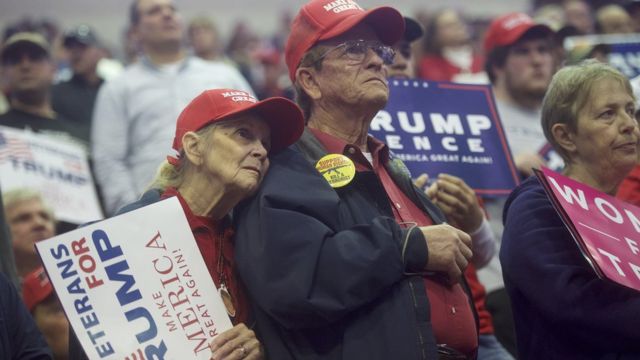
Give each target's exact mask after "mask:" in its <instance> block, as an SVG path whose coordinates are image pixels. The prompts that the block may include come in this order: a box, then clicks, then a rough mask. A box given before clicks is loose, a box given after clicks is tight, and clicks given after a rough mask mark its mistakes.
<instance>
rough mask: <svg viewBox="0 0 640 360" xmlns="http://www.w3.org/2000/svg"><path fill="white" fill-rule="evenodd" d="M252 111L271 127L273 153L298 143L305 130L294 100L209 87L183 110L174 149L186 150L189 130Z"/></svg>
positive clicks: (170, 158)
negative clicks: (184, 146)
mask: <svg viewBox="0 0 640 360" xmlns="http://www.w3.org/2000/svg"><path fill="white" fill-rule="evenodd" d="M248 111H253V112H256V113H258V114H259V115H260V116H261V117H262V118H263V119H264V121H265V122H266V123H267V124H268V125H269V128H271V153H275V152H278V151H280V150H282V149H284V148H286V147H287V146H289V145H291V144H293V143H294V142H296V140H298V138H299V137H300V135H302V131H303V130H304V117H303V115H302V111H301V110H300V108H299V107H298V105H296V104H295V103H294V102H292V101H291V100H288V99H285V98H283V97H272V98H268V99H265V100H262V101H258V100H257V99H256V98H255V97H253V95H251V94H249V93H248V92H246V91H241V90H233V89H214V90H205V91H203V92H202V93H201V94H200V95H198V96H196V97H195V98H194V99H193V100H191V102H190V103H189V105H187V106H186V107H185V108H184V110H182V113H180V116H179V117H178V122H177V124H176V135H175V138H174V139H173V148H174V149H175V150H176V151H178V152H180V150H182V137H183V136H184V134H185V133H187V132H188V131H198V130H200V129H202V128H203V127H205V126H207V125H209V124H212V123H215V122H218V121H222V120H226V119H228V118H230V117H231V116H234V115H238V114H241V113H245V112H248ZM168 160H169V162H171V163H172V164H174V165H175V164H176V163H177V159H176V158H173V157H171V156H169V157H168Z"/></svg>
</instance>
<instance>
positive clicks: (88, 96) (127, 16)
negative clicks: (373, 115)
mask: <svg viewBox="0 0 640 360" xmlns="http://www.w3.org/2000/svg"><path fill="white" fill-rule="evenodd" d="M143 2H144V1H143ZM155 2H158V1H155ZM105 3H108V4H105ZM146 3H149V4H147V5H149V7H148V8H145V7H144V6H141V8H140V9H139V10H140V12H139V13H137V12H136V11H133V10H132V9H131V8H130V5H131V4H130V2H129V1H124V0H123V1H109V2H96V3H94V2H91V3H89V2H84V1H71V0H69V1H65V3H64V4H62V3H59V2H55V3H49V2H47V1H45V0H42V1H31V0H29V1H19V2H18V1H10V0H2V4H0V6H1V7H2V12H1V13H0V27H1V28H2V33H1V34H0V35H1V36H2V46H1V47H2V64H1V65H0V68H1V71H0V74H2V75H1V77H0V125H5V126H12V127H18V128H24V127H31V128H32V129H33V130H36V131H41V132H48V133H54V135H56V134H55V133H67V134H68V135H71V137H73V138H74V139H75V140H78V141H79V143H81V144H82V146H84V147H85V148H86V149H87V150H88V152H89V156H90V159H92V161H93V162H94V164H96V165H99V166H98V167H97V168H94V169H93V171H94V172H95V175H96V180H97V185H98V187H99V192H100V195H101V200H102V202H103V204H102V205H103V207H104V210H105V215H107V216H109V215H113V214H114V213H115V212H116V210H117V209H118V208H119V207H121V206H122V205H124V204H126V203H128V202H130V201H132V200H135V198H136V197H137V196H138V195H139V194H140V193H141V192H142V191H143V190H144V187H145V186H146V185H148V182H149V180H150V179H147V178H145V176H148V177H150V176H151V174H153V172H154V171H153V170H154V169H155V168H157V165H158V164H159V162H160V160H162V159H163V158H164V157H165V156H166V155H167V154H166V153H165V152H163V151H161V150H158V147H159V146H162V149H167V145H168V144H170V140H171V139H172V136H173V130H174V128H173V127H171V126H168V127H167V126H166V124H167V122H164V123H160V122H158V123H157V124H156V121H159V120H160V118H162V117H166V118H167V120H166V121H168V122H169V123H171V121H175V118H176V116H177V114H178V112H179V111H180V110H181V109H182V108H183V107H184V105H186V103H187V102H188V100H190V99H191V98H193V97H194V96H195V95H196V94H198V93H199V92H200V91H202V89H201V85H203V84H204V83H205V80H207V82H206V84H209V85H207V86H206V87H205V88H209V87H211V86H210V84H216V85H217V87H224V88H235V89H242V90H246V91H249V92H253V93H254V94H255V95H256V97H257V98H259V99H264V98H268V97H272V96H284V97H287V98H290V99H293V97H294V91H293V89H292V84H291V80H290V77H289V73H288V70H287V66H286V64H285V56H284V46H285V45H284V44H285V42H286V39H287V37H288V35H289V29H290V24H291V21H292V16H293V13H295V12H296V11H297V9H299V7H300V6H301V5H302V4H303V3H304V1H301V0H298V1H295V4H293V3H294V2H293V1H291V2H289V3H286V2H285V1H277V2H276V1H273V2H272V1H264V2H255V3H253V2H252V3H251V4H249V3H247V4H245V3H244V1H239V2H230V3H228V4H223V5H221V7H222V8H224V9H227V8H228V9H231V8H233V9H235V10H234V11H231V12H224V11H220V12H218V11H216V9H215V7H216V6H217V4H215V3H204V2H199V1H198V2H195V1H188V2H187V1H184V2H183V1H175V2H173V3H171V2H170V1H159V3H160V4H161V5H163V6H161V7H154V6H153V3H154V1H147V2H146ZM168 3H170V4H171V6H170V7H169V8H167V7H166V6H164V5H167V4H168ZM361 4H362V5H363V6H367V7H373V6H378V5H383V4H385V3H384V2H381V1H375V2H374V1H361ZM389 5H392V6H396V7H397V8H398V9H399V10H401V11H402V12H403V15H405V16H409V17H411V18H413V19H415V20H416V21H417V23H419V24H420V25H421V26H422V28H423V30H424V32H423V33H422V32H421V31H419V32H420V34H423V36H422V37H421V38H419V37H420V34H419V35H418V36H417V37H416V38H407V39H406V40H407V43H406V46H410V48H407V49H403V48H402V47H400V48H399V49H398V52H399V53H400V54H403V55H404V54H405V53H406V54H408V56H405V58H406V59H407V60H408V62H407V66H409V67H410V71H409V74H413V75H415V77H417V78H421V79H425V80H434V81H453V82H462V83H486V84H489V83H492V84H493V86H494V94H495V96H496V98H497V100H498V106H499V108H500V109H499V110H500V113H501V116H502V117H503V118H504V117H505V114H506V113H507V112H508V111H511V112H512V113H509V115H512V116H513V117H514V118H519V117H526V118H527V119H528V118H535V119H537V118H538V117H539V110H540V109H539V108H540V102H541V100H542V96H541V95H544V91H546V88H547V86H548V84H549V81H550V75H551V74H543V75H544V79H543V84H542V88H541V89H542V93H541V95H538V94H533V95H532V94H526V93H524V94H519V93H517V91H518V90H519V89H521V90H523V92H526V91H528V90H529V89H528V88H527V86H526V84H525V85H522V84H515V83H514V84H511V83H509V81H510V80H509V79H511V78H509V77H508V76H507V77H504V79H506V80H504V79H502V80H501V79H498V80H497V81H496V79H495V74H491V73H490V74H487V72H486V69H487V66H486V64H487V61H493V62H494V63H493V65H492V66H493V67H491V66H490V67H489V68H491V69H494V68H505V66H504V59H503V60H502V63H500V60H499V59H496V58H493V59H490V58H489V55H490V54H489V53H490V52H492V51H493V50H494V49H495V48H500V47H505V49H506V46H511V45H513V44H514V43H516V40H518V42H520V40H522V39H516V38H514V39H509V38H508V36H509V35H507V32H506V30H505V31H503V33H502V35H500V36H501V37H498V38H494V39H493V40H492V41H493V43H492V42H491V41H489V42H487V40H486V36H485V35H486V34H487V33H488V31H489V25H490V24H491V22H492V21H494V20H495V19H497V18H498V17H500V16H502V15H504V14H506V13H509V12H513V11H521V12H525V13H527V14H529V15H530V16H531V17H532V18H533V20H534V21H535V22H536V23H542V24H545V25H547V26H548V27H549V28H550V29H551V30H552V35H551V42H550V46H551V49H550V52H551V54H552V62H553V72H555V70H557V69H559V68H561V67H562V66H564V65H566V64H575V63H578V62H579V61H581V60H584V59H587V58H596V59H599V60H602V61H606V60H607V53H608V51H609V50H608V48H607V46H606V45H597V44H593V43H592V44H589V45H585V46H577V47H574V48H573V49H571V50H566V48H565V46H564V44H565V40H566V39H567V38H569V37H573V36H581V35H596V34H598V35H599V34H603V35H608V34H622V35H627V36H630V35H629V34H639V33H640V0H639V1H632V0H618V1H607V0H555V1H553V0H537V1H536V0H531V1H526V0H512V1H507V0H492V1H474V2H467V1H433V2H429V3H425V4H422V3H418V2H415V4H410V2H407V3H406V4H405V3H404V2H403V3H402V4H389ZM39 6H42V8H38V7H39ZM89 6H90V7H91V9H83V7H85V8H86V7H89ZM145 6H146V5H145ZM45 7H46V9H47V10H46V11H45V10H44V9H45ZM205 8H206V9H205ZM212 8H213V9H212ZM167 9H169V10H167ZM143 10H144V11H143ZM154 11H156V13H154ZM56 13H57V14H59V15H55V14H56ZM85 13H86V16H85V15H83V14H85ZM41 14H42V15H41ZM44 14H48V15H46V16H45V15H44ZM230 14H237V17H236V16H231V15H230ZM411 23H413V22H411ZM408 24H409V23H408ZM503 25H504V27H508V24H505V22H503ZM519 35H522V33H520V34H519ZM546 35H547V33H546V32H545V34H544V36H543V37H546ZM417 38H419V39H417ZM176 39H177V40H176ZM524 40H531V39H524ZM19 44H21V45H20V46H21V47H20V46H19ZM523 49H524V48H523ZM489 50H491V51H489ZM543 50H544V49H543ZM509 51H510V50H509ZM521 51H530V52H531V54H533V55H531V54H527V56H529V55H530V56H536V54H535V53H536V51H539V49H538V50H536V49H533V50H532V49H524V50H521ZM544 51H546V50H544ZM544 51H542V52H544ZM488 52H489V53H488ZM543 55H544V54H543ZM506 56H507V55H506V54H503V57H504V58H506ZM196 58H199V59H197V62H194V61H195V60H189V66H190V68H189V69H191V70H188V69H187V68H186V65H184V63H186V62H187V61H186V60H185V61H184V63H181V62H180V61H182V60H183V59H196ZM43 59H46V60H47V64H48V65H46V66H51V70H47V68H42V69H40V70H39V69H38V68H37V66H38V65H37V64H39V63H40V62H41V61H42V60H43ZM532 61H533V60H532ZM33 64H36V65H33ZM149 64H152V65H154V66H157V67H158V68H159V69H160V70H161V71H160V72H161V73H162V74H163V75H162V76H165V78H162V77H155V76H156V75H154V74H153V73H152V72H149V71H148V68H149V66H148V65H149ZM175 64H178V67H172V65H175ZM534 66H535V67H543V66H544V65H534ZM639 67H640V66H639ZM127 71H130V72H129V73H126V74H127V79H123V77H122V76H121V74H123V72H127ZM188 71H191V73H188ZM183 73H184V74H183ZM180 74H183V75H180ZM181 76H183V77H182V78H181ZM200 77H202V78H200ZM204 77H207V79H204ZM208 77H211V78H208ZM499 77H500V76H499ZM513 79H515V80H517V79H516V77H514V78H513ZM112 80H113V81H112ZM503 80H504V81H506V83H503ZM149 86H151V87H155V88H157V89H164V91H166V93H163V92H160V93H158V92H153V91H149ZM532 86H533V85H532ZM519 87H520V88H519ZM101 88H103V90H101ZM533 90H535V89H533ZM171 91H173V92H171ZM175 92H177V93H178V94H177V95H176V94H175ZM519 95H522V96H520V97H518V96H519ZM174 97H175V98H176V99H175V101H173V99H174ZM531 99H533V100H531ZM529 100H530V101H529ZM128 101H129V102H128ZM501 102H502V104H501ZM509 105H513V106H512V107H511V108H510V107H509ZM516 105H517V106H520V107H519V108H517V106H516ZM138 107H140V108H138ZM151 109H153V110H155V112H154V111H151ZM523 109H524V110H523ZM521 110H522V111H524V112H522V111H521ZM518 111H521V112H520V113H518ZM513 114H515V115H513ZM522 114H524V115H522ZM42 119H53V120H55V125H52V123H51V122H50V121H49V122H48V124H46V125H43V124H42ZM162 120H163V121H164V119H162ZM140 121H143V123H142V124H144V128H142V127H141V126H142V125H141V123H140ZM45 122H47V121H45ZM533 124H534V126H535V127H537V128H539V123H537V122H535V123H533ZM96 127H98V128H96ZM507 127H508V126H507ZM155 130H157V131H155ZM508 131H509V130H508V129H507V132H508ZM538 131H540V129H538ZM57 135H59V134H57ZM507 135H508V136H510V135H509V134H507ZM512 136H516V135H512ZM536 136H537V135H536ZM539 138H540V139H543V138H542V137H539ZM510 142H512V141H511V140H510ZM514 143H517V141H516V142H514ZM514 143H512V144H511V146H512V151H513V152H514V155H515V160H516V163H517V162H518V161H519V159H518V156H517V155H518V154H517V153H518V152H519V151H518V149H517V147H518V146H517V144H516V146H515V147H514ZM521 144H522V143H521ZM525 150H530V149H525ZM522 153H526V151H524V150H523V151H522ZM520 160H522V162H523V164H524V165H523V166H522V168H528V169H530V168H531V166H530V165H539V164H531V163H528V162H526V161H527V159H524V160H523V159H522V158H521V159H520ZM517 165H519V164H517ZM519 168H520V166H519ZM140 174H144V176H141V175H140ZM126 177H130V178H131V183H127V182H126V181H125V180H127V179H126ZM4 196H5V199H4V215H2V216H0V218H5V219H6V222H7V224H8V228H7V229H6V230H7V231H6V233H2V234H0V235H2V236H3V237H8V235H9V234H11V237H12V238H13V243H12V244H13V248H14V249H13V253H14V257H15V263H16V267H17V273H16V271H15V270H13V271H10V270H7V264H6V262H5V263H0V264H2V265H3V267H5V269H3V270H4V272H6V273H9V274H11V273H13V274H14V279H18V278H19V279H21V280H22V289H23V296H24V297H25V301H26V303H27V308H28V310H29V311H30V312H31V313H32V315H34V317H35V319H36V323H37V324H38V325H39V326H40V328H41V329H42V330H43V332H44V335H45V337H46V340H47V342H48V343H49V346H50V347H51V348H52V349H53V351H54V353H55V356H56V358H60V359H64V358H66V350H67V349H66V343H67V341H68V339H67V334H68V332H67V331H66V329H64V328H65V327H66V326H67V325H66V322H65V320H64V317H63V316H62V313H61V309H60V306H59V304H58V303H57V302H56V301H55V297H54V295H53V290H52V288H51V285H50V284H48V282H47V280H46V276H44V273H43V272H42V269H41V268H39V259H38V258H37V257H36V256H37V255H36V254H35V251H34V250H33V247H32V244H33V243H34V242H35V241H39V240H42V239H45V238H48V237H51V236H53V234H54V233H55V229H54V227H55V226H54V223H55V214H53V213H52V211H51V210H50V209H49V208H48V207H47V206H46V204H45V202H44V201H43V200H42V199H41V198H40V196H39V195H38V194H37V193H33V192H32V191H29V190H24V191H18V192H15V193H11V194H8V196H7V195H4ZM488 205H489V206H488V212H489V213H491V207H492V206H491V204H488ZM494 207H495V208H496V209H497V210H496V213H495V214H490V215H492V216H493V219H496V221H497V222H500V217H501V216H500V213H501V212H502V204H498V205H497V206H494ZM18 214H22V215H21V216H22V217H18ZM24 214H27V215H24ZM14 215H15V216H14ZM28 223H31V224H32V225H33V224H35V225H33V226H32V227H31V228H29V226H28ZM21 224H22V225H24V224H27V225H24V227H23V228H22V229H23V232H22V233H21V232H20V231H22V230H21V228H20V226H21ZM74 226H75V224H68V227H66V228H65V227H62V228H60V227H58V232H60V231H65V230H69V229H71V228H72V227H74ZM496 227H497V229H496V228H494V231H495V232H496V236H497V237H498V238H500V235H501V225H496ZM0 230H3V229H0ZM6 244H11V243H5V242H3V241H0V253H2V252H4V253H5V254H6V253H7V251H10V250H9V249H5V248H4V247H5V246H6ZM21 245H22V246H21ZM12 261H13V260H12ZM496 261H497V260H496ZM496 266H497V267H499V265H496ZM15 275H17V276H15ZM497 276H498V278H499V279H500V280H501V275H500V274H498V275H497ZM489 277H490V276H486V275H485V276H482V274H481V278H480V280H481V282H483V284H484V286H485V287H487V293H490V294H491V293H492V292H494V290H495V289H498V288H500V286H502V284H499V285H496V286H495V287H492V286H491V285H489V283H490V280H487V279H488V278H489ZM494 302H496V303H499V300H494ZM40 304H44V305H43V306H40ZM45 306H46V307H45ZM489 310H490V311H491V312H492V315H493V316H494V322H496V323H498V324H500V323H501V320H500V319H499V311H494V310H495V309H489ZM47 311H48V312H49V313H51V314H54V315H48V313H47ZM496 327H498V326H496ZM61 328H63V329H62V330H61ZM508 330H509V329H507V331H506V332H507V333H509V331H508ZM499 340H500V341H501V342H503V345H504V346H505V347H506V348H507V350H510V352H512V353H513V352H514V349H513V348H512V347H510V346H509V344H510V343H511V344H513V339H504V338H502V337H499ZM61 344H64V345H61ZM1 355H2V354H0V357H1Z"/></svg>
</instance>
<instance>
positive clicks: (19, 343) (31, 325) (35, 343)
mask: <svg viewBox="0 0 640 360" xmlns="http://www.w3.org/2000/svg"><path fill="white" fill-rule="evenodd" d="M0 298H1V301H2V302H1V304H0V314H1V315H0V358H2V359H11V360H14V359H15V360H18V359H20V360H32V359H33V360H35V359H38V360H41V359H53V355H52V354H51V350H50V349H49V347H48V346H47V343H46V342H45V340H44V337H43V336H42V334H41V333H40V330H38V327H37V326H36V323H35V322H34V321H33V318H32V317H31V314H30V313H29V310H27V308H26V306H25V305H24V303H23V302H22V299H21V298H20V295H19V294H18V291H17V290H16V289H15V287H14V286H13V284H11V283H10V282H9V281H8V280H7V278H6V277H5V276H4V274H1V273H0Z"/></svg>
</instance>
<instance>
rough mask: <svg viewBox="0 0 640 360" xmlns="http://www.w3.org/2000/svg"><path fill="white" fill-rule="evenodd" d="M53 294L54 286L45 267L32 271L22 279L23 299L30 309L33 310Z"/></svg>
mask: <svg viewBox="0 0 640 360" xmlns="http://www.w3.org/2000/svg"><path fill="white" fill-rule="evenodd" d="M51 294H53V286H52V285H51V282H50V281H49V277H47V273H46V272H45V271H44V268H43V267H39V268H37V269H36V270H34V271H33V272H30V273H29V274H27V276H25V277H24V279H22V299H23V300H24V303H25V305H27V309H29V311H33V309H35V307H36V306H37V305H38V304H40V303H41V302H43V301H45V300H46V299H47V298H48V297H49V295H51Z"/></svg>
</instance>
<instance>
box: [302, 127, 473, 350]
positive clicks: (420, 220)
mask: <svg viewBox="0 0 640 360" xmlns="http://www.w3.org/2000/svg"><path fill="white" fill-rule="evenodd" d="M310 130H311V132H312V133H313V135H315V137H316V138H317V139H318V140H319V141H320V143H321V144H322V145H323V146H324V147H325V148H326V149H327V152H329V153H338V154H343V155H345V156H347V157H349V158H350V159H351V160H352V161H353V162H354V163H355V165H356V171H358V172H363V171H373V172H374V173H375V174H376V175H377V176H378V178H379V179H380V182H382V186H383V187H384V189H385V191H386V192H387V196H388V197H389V201H390V203H391V205H392V206H391V208H392V209H393V215H394V218H395V219H396V221H397V222H398V223H407V222H414V223H417V225H418V226H428V225H433V221H432V220H431V219H430V218H429V216H428V215H427V214H426V213H424V212H423V211H422V210H420V209H419V208H418V207H417V206H416V205H415V204H414V203H413V201H411V199H409V197H407V196H406V195H405V194H404V193H403V192H402V190H401V189H400V188H399V187H398V186H397V185H396V183H395V182H394V181H393V180H392V178H391V176H390V175H389V173H388V172H387V170H386V168H385V167H384V166H383V164H384V163H385V162H387V161H388V159H389V149H388V147H387V146H386V145H385V144H384V143H382V142H380V141H378V140H376V139H374V138H372V137H368V139H367V146H368V148H369V151H371V157H372V163H373V165H372V164H371V163H369V161H368V160H367V158H366V157H365V156H364V154H363V153H362V151H360V149H359V148H358V147H357V146H355V145H352V144H347V143H346V142H345V141H343V140H341V139H338V138H336V137H334V136H331V135H329V134H326V133H323V132H321V131H319V130H315V129H310ZM424 281H425V287H426V289H427V295H428V297H429V302H430V304H431V322H432V324H433V331H434V335H435V338H436V341H437V343H438V344H446V345H447V346H449V347H452V348H454V349H456V350H458V351H460V352H462V353H464V354H468V355H471V354H473V353H474V351H475V350H476V348H477V347H478V336H477V331H476V325H475V319H474V317H473V311H472V308H471V306H470V303H469V298H468V297H467V294H466V293H465V291H464V289H462V286H461V285H460V284H456V285H454V286H449V285H447V284H445V283H443V282H440V280H438V279H437V278H432V277H424Z"/></svg>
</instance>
